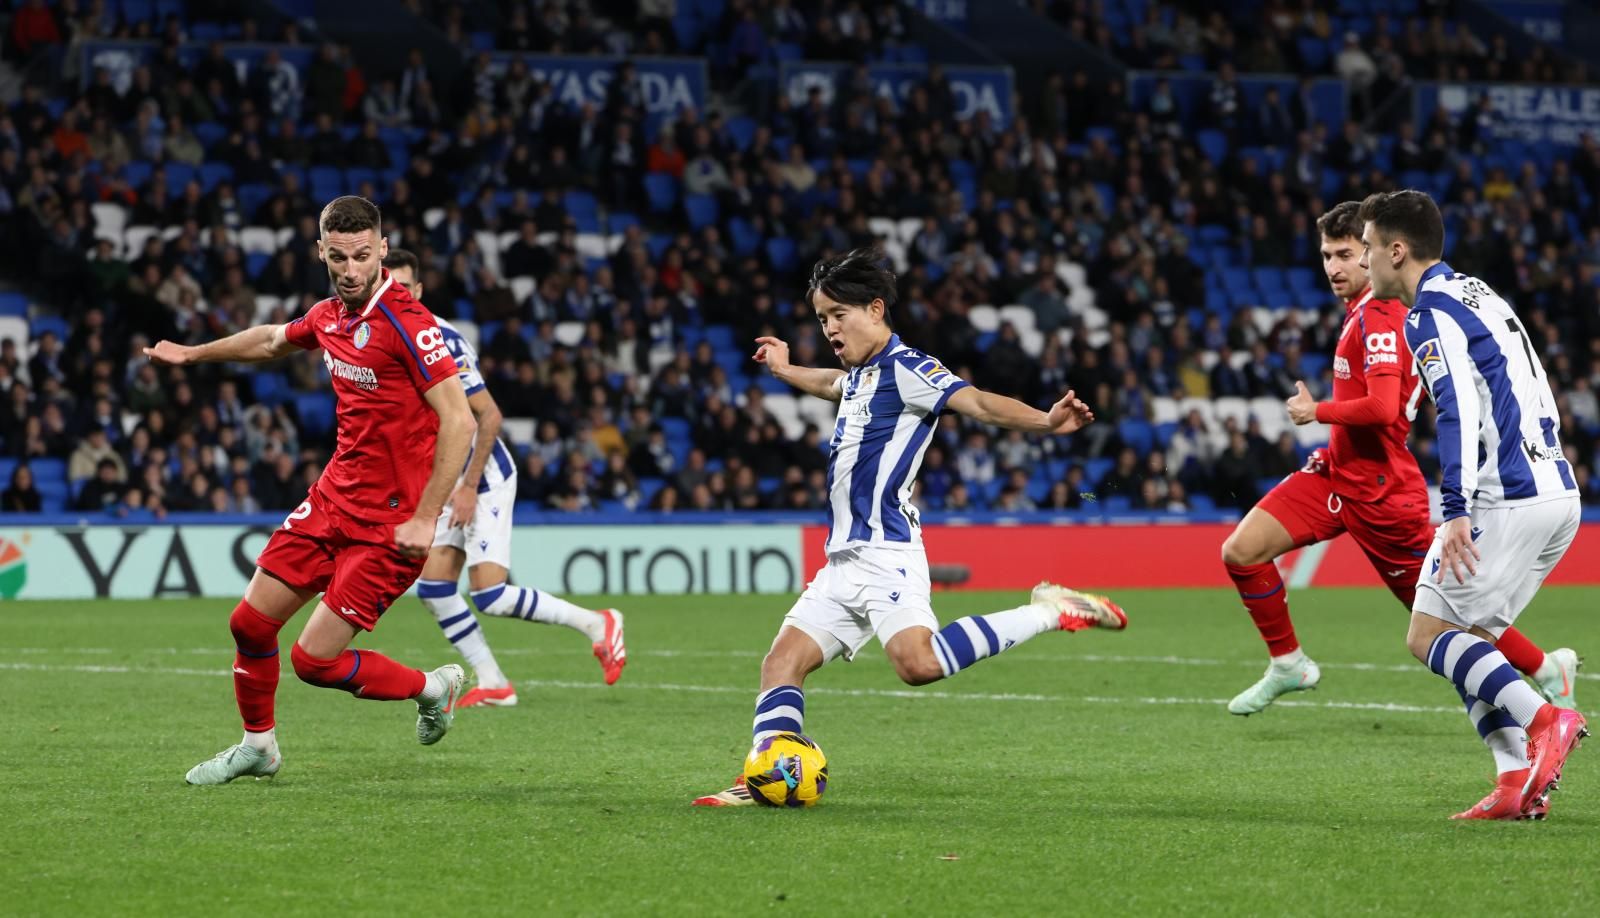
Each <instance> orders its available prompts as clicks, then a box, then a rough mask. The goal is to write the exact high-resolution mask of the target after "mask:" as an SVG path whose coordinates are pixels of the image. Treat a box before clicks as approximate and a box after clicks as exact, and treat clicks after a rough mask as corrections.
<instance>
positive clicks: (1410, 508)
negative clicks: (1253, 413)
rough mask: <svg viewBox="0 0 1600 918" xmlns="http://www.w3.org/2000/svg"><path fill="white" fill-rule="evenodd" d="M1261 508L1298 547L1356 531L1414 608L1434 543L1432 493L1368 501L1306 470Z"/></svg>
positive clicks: (1284, 483)
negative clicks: (1424, 563) (1419, 581)
mask: <svg viewBox="0 0 1600 918" xmlns="http://www.w3.org/2000/svg"><path fill="white" fill-rule="evenodd" d="M1256 506H1257V507H1260V508H1261V509H1262V510H1264V511H1265V512H1267V513H1270V514H1271V515H1272V518H1273V519H1275V520H1277V521H1278V522H1279V523H1282V524H1283V528H1284V529H1286V530H1287V531H1288V533H1289V537H1290V538H1291V539H1293V540H1294V544H1295V547H1296V548H1304V547H1305V546H1307V545H1311V544H1314V543H1317V542H1326V541H1329V540H1330V539H1334V538H1337V537H1338V536H1339V534H1340V533H1344V532H1348V533H1350V537H1351V538H1352V539H1355V542H1356V544H1357V545H1359V546H1361V550H1362V551H1363V552H1365V553H1366V555H1367V560H1368V561H1370V562H1372V567H1373V569H1374V570H1376V571H1377V572H1378V575H1379V576H1380V577H1382V578H1383V583H1384V585H1385V586H1387V587H1388V588H1389V589H1390V590H1391V591H1393V592H1394V594H1395V595H1396V596H1398V597H1400V600H1401V601H1402V602H1404V603H1406V605H1407V606H1409V605H1410V604H1411V601H1412V596H1413V593H1414V591H1415V589H1416V585H1417V577H1418V576H1419V574H1420V573H1421V571H1422V559H1423V556H1424V555H1426V554H1427V553H1428V545H1429V544H1430V543H1431V542H1432V541H1433V524H1432V522H1431V521H1430V520H1429V516H1428V495H1427V492H1425V491H1418V492H1417V493H1416V494H1400V493H1394V494H1390V495H1389V496H1388V497H1386V498H1384V499H1383V500H1381V501H1376V502H1373V503H1367V502H1364V501H1358V500H1350V499H1348V498H1344V497H1340V496H1339V495H1338V494H1336V493H1335V492H1334V490H1333V482H1332V481H1331V480H1329V479H1328V478H1326V477H1324V476H1322V475H1318V474H1316V473H1314V472H1305V471H1300V472H1291V473H1290V474H1289V475H1288V476H1287V477H1285V478H1284V479H1283V480H1282V481H1280V482H1278V484H1277V486H1276V487H1274V488H1273V489H1272V490H1271V491H1268V492H1267V494H1266V496H1265V497H1263V498H1261V501H1260V502H1259V503H1257V504H1256Z"/></svg>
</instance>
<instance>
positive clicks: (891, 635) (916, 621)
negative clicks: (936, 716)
mask: <svg viewBox="0 0 1600 918" xmlns="http://www.w3.org/2000/svg"><path fill="white" fill-rule="evenodd" d="M1032 599H1033V601H1032V602H1029V603H1028V604H1027V605H1024V606H1018V607H1016V608H1014V609H1005V610H1003V611H1000V612H990V613H987V614H984V615H968V616H966V617H965V618H958V619H956V620H955V621H953V622H951V623H950V624H948V625H945V626H944V627H943V628H939V629H938V630H937V631H935V630H934V628H935V627H937V625H938V620H937V619H936V618H935V617H934V615H933V612H932V611H931V610H926V611H925V612H924V611H920V610H912V609H898V610H896V611H895V612H894V613H892V614H890V615H888V616H885V617H883V618H882V619H879V621H880V624H879V625H878V629H877V631H878V638H879V640H881V641H882V642H883V650H884V653H885V654H886V655H887V656H888V657H889V662H890V663H891V664H893V666H894V671H895V675H897V676H899V677H900V681H902V682H904V683H906V684H907V685H927V684H928V683H930V682H937V681H939V680H940V679H948V678H949V677H951V676H954V675H955V674H956V673H958V672H961V671H962V670H964V669H966V668H968V667H970V666H972V665H974V664H976V663H978V662H979V661H981V660H986V659H988V658H989V657H992V656H996V655H997V654H1000V653H1004V652H1005V651H1007V650H1010V649H1011V648H1013V647H1016V646H1018V645H1020V644H1023V643H1025V642H1027V641H1029V640H1031V639H1033V638H1036V637H1038V636H1039V635H1041V634H1044V633H1045V632H1047V631H1081V630H1083V629H1085V628H1111V629H1113V630H1121V629H1122V628H1125V627H1127V623H1128V619H1127V616H1126V615H1125V614H1124V613H1123V612H1122V610H1121V609H1120V608H1119V607H1118V606H1117V605H1116V604H1115V603H1113V602H1112V601H1111V600H1109V599H1107V598H1106V597H1104V596H1093V595H1090V594H1087V593H1078V592H1075V591H1072V590H1067V589H1066V588H1064V587H1059V586H1056V585H1054V584H1040V585H1039V587H1036V588H1035V589H1034V594H1033V597H1032Z"/></svg>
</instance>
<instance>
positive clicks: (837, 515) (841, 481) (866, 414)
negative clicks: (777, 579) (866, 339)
mask: <svg viewBox="0 0 1600 918" xmlns="http://www.w3.org/2000/svg"><path fill="white" fill-rule="evenodd" d="M838 385H839V389H840V394H841V396H842V397H841V398H840V400H839V418H838V420H837V421H835V422H834V425H833V439H832V441H831V442H830V443H829V446H830V453H829V456H828V543H827V551H828V553H829V554H833V553H834V552H839V551H844V550H846V549H849V548H855V547H858V546H862V545H875V546H880V547H883V548H900V547H903V548H908V549H909V548H921V547H922V523H921V520H919V519H918V517H917V509H916V508H915V507H914V506H912V504H911V484H912V482H913V481H915V480H916V477H917V467H918V466H920V465H921V464H922V454H923V453H924V452H926V451H927V449H928V440H929V436H930V435H931V434H932V433H933V428H934V425H935V424H937V423H938V422H939V413H940V412H941V411H943V410H944V406H945V402H947V401H949V400H950V396H952V395H954V394H955V393H956V392H958V391H960V390H961V389H963V388H965V387H966V386H967V385H968V384H967V382H966V381H965V380H963V379H961V378H960V377H958V376H956V375H955V374H954V373H952V372H950V371H949V370H947V369H945V368H944V365H943V364H941V363H940V362H939V361H938V360H935V359H934V358H932V357H929V356H928V355H927V354H924V353H922V352H921V351H916V350H913V349H911V348H909V347H906V346H905V345H904V344H902V343H901V342H900V336H899V335H891V336H890V337H889V343H888V344H887V345H885V346H884V348H883V350H881V351H879V352H878V355H877V356H876V357H873V358H872V359H871V360H869V361H867V362H866V363H864V364H862V365H861V366H858V367H855V368H854V369H852V370H851V371H850V372H849V373H846V374H845V375H844V376H841V377H840V378H839V383H838Z"/></svg>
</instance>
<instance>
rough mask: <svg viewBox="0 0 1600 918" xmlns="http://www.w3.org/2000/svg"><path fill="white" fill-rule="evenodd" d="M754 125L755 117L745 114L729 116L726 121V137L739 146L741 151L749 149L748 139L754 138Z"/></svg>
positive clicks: (755, 125)
mask: <svg viewBox="0 0 1600 918" xmlns="http://www.w3.org/2000/svg"><path fill="white" fill-rule="evenodd" d="M756 127H757V124H756V119H754V118H751V117H749V116H747V115H740V116H739V117H737V118H729V119H728V123H727V128H728V138H729V139H730V140H732V141H733V145H734V146H735V147H737V148H739V150H740V151H741V152H742V151H744V150H748V149H750V141H752V140H754V139H755V136H756Z"/></svg>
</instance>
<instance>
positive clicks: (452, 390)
mask: <svg viewBox="0 0 1600 918" xmlns="http://www.w3.org/2000/svg"><path fill="white" fill-rule="evenodd" d="M381 226H382V218H381V216H380V214H379V212H378V208H377V207H376V206H375V205H374V204H373V203H372V202H370V201H368V200H366V199H364V198H359V197H355V196H346V197H341V198H336V199H334V200H333V201H332V202H331V203H330V204H328V206H327V207H325V208H323V211H322V219H321V233H322V235H321V239H319V240H318V242H317V253H318V257H319V258H321V259H322V261H323V262H324V263H325V264H326V265H327V266H328V276H329V278H330V279H331V280H332V282H333V287H334V290H335V291H336V294H337V295H336V296H334V297H330V298H329V299H326V300H323V301H322V302H320V303H318V304H317V305H315V306H313V307H311V309H310V310H308V311H307V312H306V314H305V315H304V316H301V317H300V318H298V319H295V320H294V321H293V322H290V323H288V324H287V325H262V326H257V327H255V328H251V329H247V330H245V331H242V332H239V333H238V334H236V335H232V336H229V337H227V338H222V339H220V340H217V341H212V342H210V343H207V344H202V345H198V346H194V347H188V346H185V345H181V344H174V343H172V342H171V341H161V342H158V343H157V344H156V345H155V347H151V348H146V349H145V353H146V354H147V355H148V356H149V357H151V358H152V359H154V360H157V361H160V362H162V363H167V364H172V365H174V366H179V365H183V364H189V363H200V362H210V361H237V362H241V363H257V362H260V361H264V360H272V359H274V358H277V357H283V356H284V355H286V354H289V353H291V352H293V351H294V349H296V348H303V349H305V350H312V349H314V348H321V349H322V351H323V362H324V363H326V364H327V366H328V370H329V372H330V373H331V375H332V377H333V391H334V395H335V397H336V398H337V401H338V446H337V448H336V449H335V450H334V454H333V459H332V460H331V461H329V463H328V466H327V468H325V469H324V470H323V472H322V477H321V478H319V479H318V480H317V482H316V484H314V485H312V486H311V490H310V493H309V494H308V495H307V496H306V500H305V502H304V503H302V504H300V506H299V507H296V508H295V510H294V511H293V512H292V513H290V514H289V517H288V519H286V520H284V521H283V526H282V527H280V528H279V529H278V530H277V531H276V532H275V533H273V535H272V538H271V539H270V540H269V541H268V542H267V546H266V548H264V549H262V551H261V555H260V556H259V557H258V558H257V559H256V572H255V576H253V577H252V578H251V580H250V585H249V586H248V587H246V588H245V593H244V599H243V600H241V601H240V603H239V605H238V606H237V607H236V608H235V609H234V610H233V616H232V617H231V618H230V619H229V621H228V624H229V627H230V628H231V630H232V631H233V637H234V641H235V644H236V646H237V648H238V653H237V655H236V656H235V657H234V663H233V674H234V675H233V687H234V695H235V697H236V698H237V700H238V703H239V713H240V714H241V715H242V716H243V719H244V729H245V734H244V740H243V741H242V742H240V743H239V744H238V745H235V746H230V747H229V748H227V749H225V750H223V751H222V752H221V753H219V754H218V755H217V756H216V757H214V758H211V759H208V760H206V761H204V762H201V763H200V764H199V765H196V766H195V767H194V768H192V769H190V771H189V773H188V775H187V780H188V782H189V783H190V784H225V783H227V782H229V781H232V780H233V779H234V778H238V777H243V776H247V775H248V776H254V777H257V778H261V777H268V776H271V775H273V774H276V773H277V771H278V767H279V764H280V763H281V761H282V756H280V755H279V752H278V743H277V739H276V736H275V734H274V725H275V723H274V720H273V698H274V695H275V694H276V692H277V688H278V673H279V663H278V630H279V629H280V628H282V627H283V625H284V623H285V622H287V621H288V620H289V618H290V617H291V616H293V615H294V614H295V613H296V612H298V611H299V610H300V608H301V607H302V606H304V605H305V604H306V603H307V602H308V601H310V600H311V599H312V598H313V597H314V596H316V595H317V594H318V593H322V594H323V597H322V601H321V602H319V603H317V607H316V611H314V612H312V614H311V620H310V621H309V622H307V623H306V626H305V628H304V630H302V631H301V632H300V637H299V639H298V640H296V641H295V644H294V647H293V648H292V650H291V651H290V655H289V656H290V660H291V662H292V663H293V665H294V671H295V674H296V675H298V676H299V677H300V678H301V679H303V680H305V681H306V682H309V683H311V684H312V685H318V686H323V687H326V688H336V689H341V690H344V691H347V692H350V693H352V694H354V695H355V696H356V697H358V698H369V699H374V700H381V701H397V700H401V699H414V700H415V701H416V702H417V714H418V716H417V739H418V740H419V741H420V742H422V743H423V744H424V745H429V744H432V743H436V742H438V741H439V739H440V738H441V737H443V736H444V734H445V731H447V730H448V729H449V728H450V721H451V714H450V708H451V705H452V704H453V703H454V702H455V700H456V697H457V695H459V694H460V691H461V686H462V682H463V681H464V680H465V673H464V672H463V671H462V669H461V667H460V666H457V665H454V664H451V665H448V666H442V667H440V668H439V669H436V670H434V671H433V672H429V673H424V672H422V671H421V670H416V669H412V668H411V667H409V666H404V665H402V664H400V663H398V662H396V661H394V660H392V659H390V658H388V657H386V656H384V655H382V654H380V653H376V652H374V651H371V650H350V649H349V646H350V642H351V641H352V640H354V638H355V637H356V635H357V634H359V633H360V632H362V631H371V630H372V628H373V626H374V625H376V624H377V622H378V617H379V616H381V615H382V614H383V612H384V610H385V609H387V608H388V607H389V606H390V605H391V604H392V603H393V602H394V601H395V599H397V598H398V597H400V596H401V595H403V594H404V593H405V592H406V590H407V589H409V588H410V586H411V584H412V582H413V581H414V580H416V579H417V575H418V574H419V573H421V571H422V565H423V562H424V561H425V560H426V558H427V556H428V548H429V546H431V545H432V544H433V535H434V525H435V522H436V521H437V520H438V518H439V513H440V510H441V509H442V508H443V506H444V502H445V499H446V498H447V497H448V496H449V494H450V490H451V488H452V486H453V485H454V484H455V480H456V476H457V475H458V474H460V472H461V467H462V466H463V465H464V464H465V463H466V460H467V450H468V447H469V446H470V445H471V442H472V437H473V433H474V431H475V428H476V425H475V423H474V422H473V420H472V412H471V410H470V409H469V408H468V406H467V397H466V393H465V392H464V390H463V389H462V388H461V381H460V379H459V378H457V374H456V365H455V360H454V359H453V358H452V357H451V356H450V351H449V349H448V348H447V347H445V344H444V337H443V336H442V335H441V334H440V332H439V327H438V325H437V324H436V323H435V322H434V319H433V316H432V315H431V314H430V313H429V312H428V311H427V310H426V309H424V308H423V306H422V304H420V303H418V302H417V301H416V300H414V299H412V298H411V295H410V294H409V293H408V292H406V289H405V287H403V286H401V285H400V284H396V283H394V282H393V279H392V278H391V277H390V276H389V272H388V271H385V270H384V269H383V268H382V265H381V262H382V259H383V256H384V254H385V253H386V252H387V251H388V243H387V242H386V241H385V240H384V238H383V234H382V232H381Z"/></svg>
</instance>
